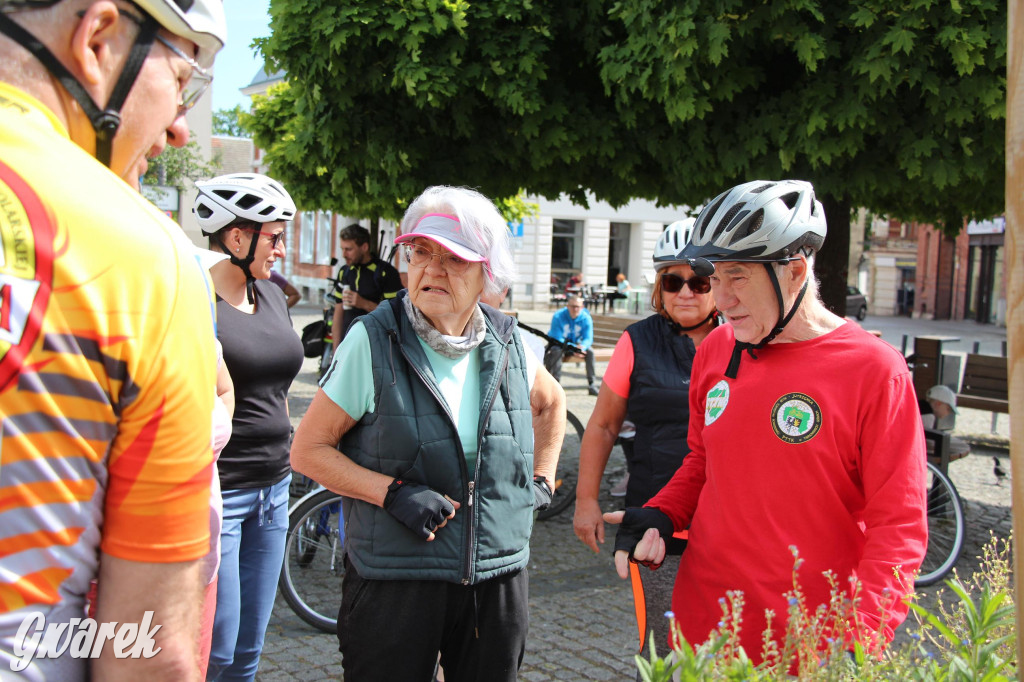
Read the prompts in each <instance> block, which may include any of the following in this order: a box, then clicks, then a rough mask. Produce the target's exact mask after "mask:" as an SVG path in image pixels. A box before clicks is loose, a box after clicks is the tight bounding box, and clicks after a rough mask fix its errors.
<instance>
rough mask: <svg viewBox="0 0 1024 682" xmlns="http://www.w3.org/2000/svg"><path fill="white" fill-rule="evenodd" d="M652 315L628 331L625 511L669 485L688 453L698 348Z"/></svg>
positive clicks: (640, 503)
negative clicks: (629, 431) (629, 441)
mask: <svg viewBox="0 0 1024 682" xmlns="http://www.w3.org/2000/svg"><path fill="white" fill-rule="evenodd" d="M669 324H670V323H669V321H668V320H667V319H666V318H664V317H662V316H661V315H652V316H650V317H648V318H646V319H644V320H641V321H640V322H637V323H636V324H632V325H630V326H629V327H627V328H626V333H627V334H629V336H630V339H631V341H632V342H633V373H632V374H631V375H630V378H629V396H628V398H627V402H626V414H627V418H628V419H629V420H630V421H631V422H633V423H634V424H636V440H635V441H634V446H633V455H632V458H631V461H630V462H629V469H630V474H629V484H628V486H627V489H626V506H627V507H639V506H642V505H643V504H644V503H645V502H647V500H649V499H650V498H651V497H653V496H654V495H655V493H657V492H658V491H659V490H661V488H662V486H664V485H665V484H666V483H668V481H669V479H671V478H672V475H673V474H675V472H676V469H678V468H679V465H680V464H682V463H683V457H684V456H685V455H686V454H687V453H688V452H689V451H690V448H689V446H688V445H687V444H686V433H687V430H688V428H689V424H690V403H689V389H690V369H691V368H692V366H693V356H694V354H695V353H696V348H695V347H694V345H693V341H692V340H691V339H690V337H688V336H685V335H683V336H680V335H677V334H675V333H674V332H672V330H671V329H670V327H669Z"/></svg>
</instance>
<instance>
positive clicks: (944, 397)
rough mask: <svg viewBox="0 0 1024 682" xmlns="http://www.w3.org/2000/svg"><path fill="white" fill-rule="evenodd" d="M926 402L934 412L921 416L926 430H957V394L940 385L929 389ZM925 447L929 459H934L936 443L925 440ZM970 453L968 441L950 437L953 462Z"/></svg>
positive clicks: (950, 457) (950, 452)
mask: <svg viewBox="0 0 1024 682" xmlns="http://www.w3.org/2000/svg"><path fill="white" fill-rule="evenodd" d="M925 400H927V401H928V405H929V407H931V408H932V411H931V413H929V414H922V415H921V422H922V423H923V424H924V428H925V429H933V430H935V431H945V432H952V431H953V429H955V428H956V416H957V415H958V414H959V411H958V410H957V409H956V393H953V390H952V389H951V388H950V387H949V386H943V385H942V384H938V385H936V386H932V387H931V388H929V389H928V392H927V393H926V394H925ZM925 446H926V447H927V449H928V457H932V456H933V455H934V452H935V443H934V442H933V441H932V440H931V439H930V438H929V439H926V440H925ZM970 453H971V446H970V445H969V444H968V443H967V441H965V440H963V439H962V438H957V437H956V436H950V438H949V459H950V460H951V461H955V460H958V459H961V458H963V457H966V456H967V455H969V454H970Z"/></svg>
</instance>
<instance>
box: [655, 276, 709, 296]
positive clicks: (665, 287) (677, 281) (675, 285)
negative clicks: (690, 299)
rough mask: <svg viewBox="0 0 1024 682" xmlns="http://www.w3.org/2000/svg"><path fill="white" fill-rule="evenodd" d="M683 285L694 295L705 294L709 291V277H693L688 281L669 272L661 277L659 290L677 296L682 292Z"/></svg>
mask: <svg viewBox="0 0 1024 682" xmlns="http://www.w3.org/2000/svg"><path fill="white" fill-rule="evenodd" d="M684 284H685V285H686V286H688V287H690V291H692V292H693V293H695V294H706V293H708V292H709V291H711V278H710V277H701V276H699V275H694V276H693V277H691V278H690V279H683V278H682V277H680V276H679V275H673V274H672V273H671V272H669V273H666V274H664V275H662V276H661V289H662V291H667V292H668V293H670V294H678V293H679V292H680V291H682V289H683V285H684Z"/></svg>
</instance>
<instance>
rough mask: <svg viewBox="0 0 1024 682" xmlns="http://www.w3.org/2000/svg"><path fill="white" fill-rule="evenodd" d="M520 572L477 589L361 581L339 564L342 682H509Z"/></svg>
mask: <svg viewBox="0 0 1024 682" xmlns="http://www.w3.org/2000/svg"><path fill="white" fill-rule="evenodd" d="M528 586H529V579H528V576H527V572H526V569H525V568H524V569H521V570H519V571H515V572H514V573H509V574H507V575H502V576H499V577H497V578H491V579H490V580H486V581H484V582H482V583H479V584H477V585H458V584H455V583H447V582H442V581H438V580H367V579H363V578H362V577H360V576H359V574H358V573H356V570H355V568H353V566H352V563H351V562H350V561H348V558H347V557H346V559H345V579H344V581H343V582H342V600H341V610H340V611H339V613H338V641H339V644H340V646H339V649H340V650H341V653H342V667H343V668H344V670H345V681H346V682H367V681H371V682H372V681H376V680H381V681H382V682H384V681H388V682H390V681H392V680H413V681H418V680H422V681H423V682H426V681H427V680H431V679H433V678H432V677H431V675H432V674H433V671H434V666H435V664H436V663H437V655H438V653H439V652H440V654H441V666H442V667H443V668H444V678H445V681H446V682H490V681H491V680H494V681H495V682H503V681H506V680H507V681H508V682H513V681H514V680H515V679H516V678H517V676H518V672H519V666H520V665H521V664H522V662H523V654H524V653H525V651H526V633H527V630H528V628H529V588H528Z"/></svg>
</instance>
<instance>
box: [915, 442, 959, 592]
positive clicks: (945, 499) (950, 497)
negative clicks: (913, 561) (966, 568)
mask: <svg viewBox="0 0 1024 682" xmlns="http://www.w3.org/2000/svg"><path fill="white" fill-rule="evenodd" d="M927 467H928V471H927V477H926V483H927V486H928V488H927V489H928V548H927V550H926V551H925V556H924V561H923V562H922V563H921V570H920V573H919V574H918V576H917V580H915V581H914V585H915V586H917V587H925V586H927V585H934V584H935V583H937V582H939V581H940V580H942V579H943V578H944V577H945V576H946V574H947V573H949V572H950V571H951V570H953V566H955V565H956V562H957V560H958V559H959V558H960V554H961V552H963V549H964V532H965V521H964V505H963V502H962V501H961V500H960V494H959V493H958V492H957V490H956V486H955V485H953V481H951V480H950V478H949V476H947V475H946V474H944V473H943V472H942V470H941V469H939V467H937V466H935V465H934V464H932V463H931V462H928V463H927Z"/></svg>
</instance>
